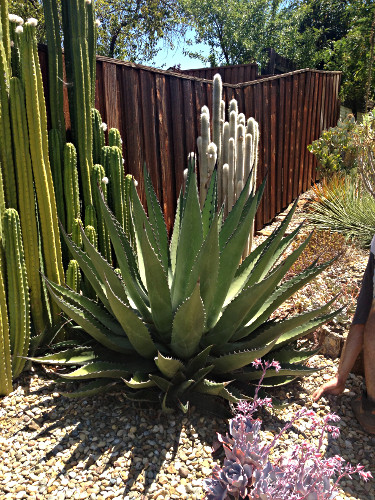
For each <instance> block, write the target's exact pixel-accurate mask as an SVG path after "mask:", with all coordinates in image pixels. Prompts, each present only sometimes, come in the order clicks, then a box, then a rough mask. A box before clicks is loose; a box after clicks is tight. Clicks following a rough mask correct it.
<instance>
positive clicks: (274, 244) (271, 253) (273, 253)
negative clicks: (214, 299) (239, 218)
mask: <svg viewBox="0 0 375 500" xmlns="http://www.w3.org/2000/svg"><path fill="white" fill-rule="evenodd" d="M297 201H298V200H296V201H295V202H294V204H293V207H292V208H291V209H290V211H289V213H288V215H287V216H286V217H285V219H284V220H283V221H282V222H281V224H280V225H279V227H278V228H276V229H275V231H274V232H273V233H272V234H271V235H270V237H269V238H268V239H267V245H266V246H265V248H264V250H263V252H262V255H261V256H260V258H259V260H258V262H257V264H256V266H255V267H254V269H253V271H252V273H251V276H250V277H249V280H248V284H249V285H250V284H253V283H257V282H258V281H260V280H261V279H263V278H264V276H266V274H267V273H268V271H269V270H270V269H271V268H272V266H273V265H274V263H275V262H276V260H277V259H278V258H279V256H280V255H279V252H277V249H278V247H279V245H280V242H281V240H282V238H283V236H284V234H285V231H286V229H287V227H288V225H289V222H290V220H291V218H292V217H293V214H294V212H295V210H296V207H297ZM310 237H311V235H310V236H309V238H310ZM305 247H306V244H305V245H304V248H305ZM292 255H293V254H292Z"/></svg>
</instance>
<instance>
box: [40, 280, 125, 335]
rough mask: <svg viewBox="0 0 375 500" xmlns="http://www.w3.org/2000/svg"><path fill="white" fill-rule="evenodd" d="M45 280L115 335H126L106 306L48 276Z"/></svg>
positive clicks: (59, 293) (55, 291)
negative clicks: (59, 283) (53, 280)
mask: <svg viewBox="0 0 375 500" xmlns="http://www.w3.org/2000/svg"><path fill="white" fill-rule="evenodd" d="M44 280H45V282H46V283H48V286H49V288H50V289H51V290H53V291H54V293H55V294H56V295H59V296H60V297H63V299H64V300H65V301H66V302H67V303H70V304H72V305H74V306H76V307H78V308H79V309H82V310H84V311H87V312H88V313H89V314H91V315H92V316H93V317H94V318H95V319H97V320H98V321H100V323H102V325H104V326H105V327H106V328H108V330H109V331H110V332H112V333H114V334H115V335H120V336H123V335H124V330H123V329H122V328H121V325H120V324H119V323H118V322H117V321H116V320H115V319H114V318H113V316H111V315H110V314H108V312H107V310H106V309H104V307H102V306H101V305H100V304H98V303H97V302H94V301H93V300H90V299H88V298H87V297H85V296H83V295H81V294H79V293H77V292H75V291H74V290H70V289H69V288H65V287H63V286H61V285H57V284H56V283H52V282H51V281H49V279H47V278H46V277H44Z"/></svg>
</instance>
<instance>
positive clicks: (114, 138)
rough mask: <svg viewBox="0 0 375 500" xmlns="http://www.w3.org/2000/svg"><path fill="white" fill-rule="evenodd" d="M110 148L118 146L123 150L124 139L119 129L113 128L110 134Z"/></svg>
mask: <svg viewBox="0 0 375 500" xmlns="http://www.w3.org/2000/svg"><path fill="white" fill-rule="evenodd" d="M108 146H117V147H118V148H119V149H120V150H121V149H122V139H121V135H120V132H119V131H118V129H117V128H111V129H110V130H109V132H108Z"/></svg>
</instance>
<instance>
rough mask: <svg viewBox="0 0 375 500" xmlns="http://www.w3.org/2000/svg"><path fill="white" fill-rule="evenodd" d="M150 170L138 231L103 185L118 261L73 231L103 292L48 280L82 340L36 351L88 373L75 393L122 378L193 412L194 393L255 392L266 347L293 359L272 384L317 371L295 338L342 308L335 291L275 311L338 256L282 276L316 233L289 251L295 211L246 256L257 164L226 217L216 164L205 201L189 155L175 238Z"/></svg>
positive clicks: (197, 400) (231, 396)
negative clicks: (314, 305) (257, 365)
mask: <svg viewBox="0 0 375 500" xmlns="http://www.w3.org/2000/svg"><path fill="white" fill-rule="evenodd" d="M144 177H145V188H146V199H147V209H148V216H147V215H146V212H145V210H144V208H143V206H142V204H141V202H140V200H139V197H138V194H137V191H136V187H135V183H134V182H132V185H131V196H130V197H129V199H130V200H131V207H130V218H131V226H132V227H131V231H128V232H126V231H125V230H124V229H123V227H122V226H121V224H120V223H119V222H118V221H117V220H116V218H115V216H114V215H113V214H112V212H111V211H110V210H109V208H108V206H107V205H106V203H105V200H104V197H100V203H101V211H102V215H103V220H104V221H105V224H106V228H107V230H108V234H109V235H110V238H111V242H112V245H113V249H114V253H115V259H116V263H117V266H118V268H119V270H120V272H115V269H114V268H113V267H112V266H111V265H110V264H109V263H108V262H107V261H106V260H105V258H104V257H102V255H100V253H99V252H98V251H97V249H95V247H94V246H93V245H92V244H91V243H90V241H89V239H88V237H87V236H86V234H85V232H84V231H83V230H82V231H81V234H82V240H83V245H84V250H82V249H81V248H79V247H78V246H77V245H75V244H74V243H73V242H72V241H71V240H70V239H69V238H68V237H66V242H67V244H68V246H69V248H70V251H71V253H72V256H73V258H74V259H75V260H76V261H77V262H78V264H79V266H80V267H81V270H82V273H83V276H84V280H85V282H86V283H87V284H89V285H90V286H91V287H92V289H93V290H94V292H95V294H96V295H97V300H91V299H89V298H88V297H87V296H85V295H81V294H79V293H77V292H74V291H73V290H71V289H69V288H66V287H63V286H60V285H57V284H55V283H52V282H51V281H50V280H46V284H47V287H48V289H49V291H50V293H51V295H52V297H53V299H54V300H55V301H56V302H57V304H58V305H59V307H61V309H62V310H63V311H64V312H65V313H66V314H67V315H68V316H69V317H70V318H71V319H72V320H74V321H75V322H76V323H77V324H78V325H79V326H80V327H81V329H82V331H83V332H85V333H84V339H85V342H84V345H78V346H75V347H72V346H70V348H69V349H67V350H65V351H62V352H59V353H57V354H53V355H48V356H46V357H44V358H38V359H36V361H39V362H44V363H54V364H61V365H64V366H76V367H78V368H76V369H75V370H74V371H72V372H71V373H62V374H61V376H62V377H63V379H64V380H66V381H74V382H76V381H79V382H82V385H81V387H79V388H78V390H77V391H75V392H73V393H69V394H70V395H71V396H80V395H81V396H87V395H90V394H94V393H96V392H98V391H103V390H106V389H107V388H108V387H109V386H111V385H113V384H114V383H119V384H121V385H122V388H123V389H124V393H125V395H126V397H127V398H129V399H131V400H137V401H150V402H159V403H160V404H161V407H162V409H163V411H171V410H172V409H173V408H175V407H179V408H181V409H182V410H183V411H184V412H186V411H187V409H188V406H189V404H194V405H200V406H205V407H206V408H208V409H210V410H212V411H214V405H215V402H216V401H217V400H218V399H219V400H220V399H221V398H223V399H226V400H228V401H230V402H232V403H235V402H238V401H239V400H240V399H241V398H244V397H246V396H249V394H246V392H248V391H249V387H250V384H249V383H251V382H252V381H256V380H257V379H259V373H258V372H256V370H255V369H254V367H252V366H251V363H252V362H253V361H254V360H255V359H257V358H259V357H260V356H268V355H269V356H272V357H274V358H276V359H279V360H280V361H281V362H283V363H285V365H284V368H283V369H282V370H281V371H280V372H279V374H278V376H277V377H276V378H275V379H274V381H271V382H269V379H267V383H268V384H269V385H273V384H274V383H275V384H280V383H285V382H288V381H289V380H292V379H293V378H295V377H297V376H302V375H304V374H308V373H311V372H312V371H313V370H312V369H311V368H309V367H307V366H306V365H305V364H304V363H303V361H304V360H306V359H308V358H309V357H310V356H311V355H312V354H313V352H311V351H299V350H298V349H296V340H297V339H299V338H300V337H301V336H303V335H305V334H307V333H309V332H310V331H312V330H314V329H315V328H317V327H318V326H319V325H320V324H322V323H324V322H326V321H328V320H329V319H330V318H332V317H333V316H334V315H335V312H331V313H328V314H326V311H327V309H329V307H330V305H331V304H332V301H331V302H329V303H328V304H326V305H324V306H323V307H321V308H319V309H317V310H314V311H309V312H307V313H304V314H302V315H299V316H295V317H292V318H287V319H285V320H283V321H279V322H277V321H275V320H269V317H270V315H271V314H272V313H273V312H274V311H275V309H277V307H278V306H279V305H280V304H281V303H282V302H283V301H284V300H286V299H287V298H288V297H290V296H291V295H292V294H293V293H294V292H295V291H296V290H298V289H299V288H300V287H302V286H303V285H304V284H306V283H307V282H308V281H310V280H311V279H313V278H314V277H315V276H316V275H317V274H319V273H320V272H321V271H322V270H323V269H325V268H326V267H327V266H328V265H329V263H325V264H322V265H312V266H309V267H308V268H307V269H306V270H304V271H303V272H302V273H300V274H299V275H298V276H294V277H293V278H292V279H291V280H289V281H286V282H283V281H282V280H283V278H284V276H285V275H286V273H287V272H288V270H289V268H290V267H291V266H292V265H293V263H294V262H295V261H296V260H297V259H298V257H299V255H300V254H301V252H302V251H303V249H304V248H305V246H306V245H307V243H308V238H307V240H306V241H305V242H304V243H302V244H301V245H300V246H299V247H298V248H297V249H296V250H295V251H294V252H293V253H292V254H290V255H288V256H287V257H286V258H285V259H280V258H281V256H282V255H283V254H284V252H285V250H286V248H287V247H288V246H289V244H290V243H291V242H292V241H293V239H294V237H295V236H296V235H297V234H298V231H299V229H300V228H297V229H296V230H294V231H293V232H291V233H290V234H288V235H286V234H285V231H286V229H287V226H288V223H289V221H290V219H291V217H292V214H293V211H291V212H290V214H289V215H288V216H287V217H286V219H285V220H284V221H283V223H282V224H281V225H280V227H279V228H278V229H277V230H276V231H275V232H274V233H273V234H272V235H271V236H270V237H269V238H268V239H267V240H265V241H264V242H263V243H262V244H261V245H259V246H258V247H257V248H256V249H255V250H254V251H253V252H252V253H251V254H250V255H249V256H248V257H246V258H245V259H244V260H242V262H241V259H242V253H243V250H244V248H245V246H246V244H247V240H248V236H249V233H250V231H251V229H252V224H253V220H254V215H255V213H256V209H257V206H258V203H259V200H260V198H261V196H262V191H263V188H264V183H263V185H262V187H261V188H260V189H259V191H258V192H257V193H251V194H250V196H249V195H248V193H249V190H248V183H249V182H250V177H251V176H249V179H248V181H247V183H246V185H245V186H244V189H243V191H242V193H241V195H240V196H239V198H238V200H237V201H236V204H235V205H234V207H233V208H232V210H231V211H230V213H229V214H228V217H227V218H226V219H225V220H224V218H223V212H222V210H221V211H218V210H217V197H216V192H217V185H216V171H214V175H213V176H212V179H211V182H210V185H209V189H208V192H207V196H206V200H205V203H204V206H203V209H201V208H200V205H199V196H198V189H197V180H196V174H195V166H194V159H193V158H192V159H191V160H190V166H189V172H188V176H187V182H186V188H185V192H184V194H183V193H181V194H180V197H179V201H178V207H177V212H176V218H175V222H174V228H173V233H172V237H171V239H170V241H169V240H168V234H167V230H166V226H165V223H164V218H163V213H162V211H161V208H160V205H159V203H158V201H157V198H156V194H155V192H154V190H153V187H152V184H151V180H150V177H149V175H148V173H147V171H146V170H145V172H144ZM90 296H91V295H90ZM65 345H66V344H65ZM267 376H268V374H267ZM90 379H93V380H90ZM85 383H86V385H85ZM250 395H251V394H250ZM219 406H220V405H219Z"/></svg>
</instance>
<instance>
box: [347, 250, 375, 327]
mask: <svg viewBox="0 0 375 500" xmlns="http://www.w3.org/2000/svg"><path fill="white" fill-rule="evenodd" d="M374 260H375V257H374V254H373V253H372V252H371V253H370V257H369V259H368V262H367V267H366V270H365V274H364V275H363V280H362V286H361V291H360V292H359V295H358V300H357V308H356V310H355V314H354V318H353V321H352V324H353V325H364V324H365V323H366V321H367V318H368V315H369V313H370V309H371V304H372V300H373V298H374V269H375V265H374Z"/></svg>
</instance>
